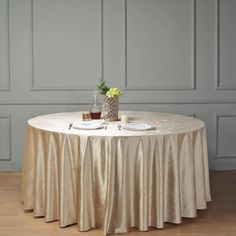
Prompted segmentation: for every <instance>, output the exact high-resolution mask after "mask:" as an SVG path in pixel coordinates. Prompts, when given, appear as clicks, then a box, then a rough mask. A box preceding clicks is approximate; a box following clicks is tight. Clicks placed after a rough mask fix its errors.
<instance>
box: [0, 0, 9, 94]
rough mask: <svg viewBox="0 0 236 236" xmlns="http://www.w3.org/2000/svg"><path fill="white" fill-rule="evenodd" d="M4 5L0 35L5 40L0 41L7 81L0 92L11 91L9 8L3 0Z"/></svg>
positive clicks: (7, 0)
mask: <svg viewBox="0 0 236 236" xmlns="http://www.w3.org/2000/svg"><path fill="white" fill-rule="evenodd" d="M4 2H5V5H6V10H5V11H4V13H5V15H4V18H5V20H4V21H5V23H6V25H5V27H0V30H2V32H1V34H0V35H3V38H4V37H5V39H3V40H0V43H1V41H2V42H3V44H4V46H3V48H4V52H5V55H4V59H5V62H6V65H5V67H6V68H5V70H6V78H5V79H6V81H7V86H4V87H0V91H10V90H11V82H10V74H11V73H10V42H9V41H10V25H9V13H10V7H9V0H4Z"/></svg>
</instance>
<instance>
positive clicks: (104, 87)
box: [97, 81, 110, 96]
mask: <svg viewBox="0 0 236 236" xmlns="http://www.w3.org/2000/svg"><path fill="white" fill-rule="evenodd" d="M97 88H98V91H99V93H100V94H102V95H105V96H106V94H107V91H108V90H109V89H110V88H109V87H107V85H106V82H105V81H101V82H100V83H99V84H98V85H97Z"/></svg>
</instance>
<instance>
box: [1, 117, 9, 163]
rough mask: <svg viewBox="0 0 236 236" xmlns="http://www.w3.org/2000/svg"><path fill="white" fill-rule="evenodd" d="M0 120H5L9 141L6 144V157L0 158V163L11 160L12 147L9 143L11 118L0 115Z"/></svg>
mask: <svg viewBox="0 0 236 236" xmlns="http://www.w3.org/2000/svg"><path fill="white" fill-rule="evenodd" d="M0 119H6V120H7V124H8V132H9V140H8V143H9V147H8V150H7V151H8V157H4V158H3V157H1V156H0V162H1V161H11V160H12V155H11V149H12V148H11V147H12V143H11V116H10V115H9V114H8V115H5V114H0Z"/></svg>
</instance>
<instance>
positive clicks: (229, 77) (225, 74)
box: [217, 0, 236, 90]
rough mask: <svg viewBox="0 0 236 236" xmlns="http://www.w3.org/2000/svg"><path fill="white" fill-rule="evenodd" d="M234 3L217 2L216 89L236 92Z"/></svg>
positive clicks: (229, 1) (235, 7) (219, 0)
mask: <svg viewBox="0 0 236 236" xmlns="http://www.w3.org/2000/svg"><path fill="white" fill-rule="evenodd" d="M235 15H236V1H235V0H218V10H217V21H218V22H217V23H218V63H219V65H218V68H219V74H218V81H217V88H218V89H223V90H232V89H233V90H236V79H235V74H236V69H235V61H236V46H235V42H236V28H235Z"/></svg>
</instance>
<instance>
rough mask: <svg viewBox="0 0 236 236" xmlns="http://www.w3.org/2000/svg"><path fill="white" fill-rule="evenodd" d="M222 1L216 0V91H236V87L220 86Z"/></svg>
mask: <svg viewBox="0 0 236 236" xmlns="http://www.w3.org/2000/svg"><path fill="white" fill-rule="evenodd" d="M220 1H221V0H215V5H216V7H215V9H216V13H215V14H216V19H215V21H216V85H215V90H236V86H224V85H221V84H220Z"/></svg>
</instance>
